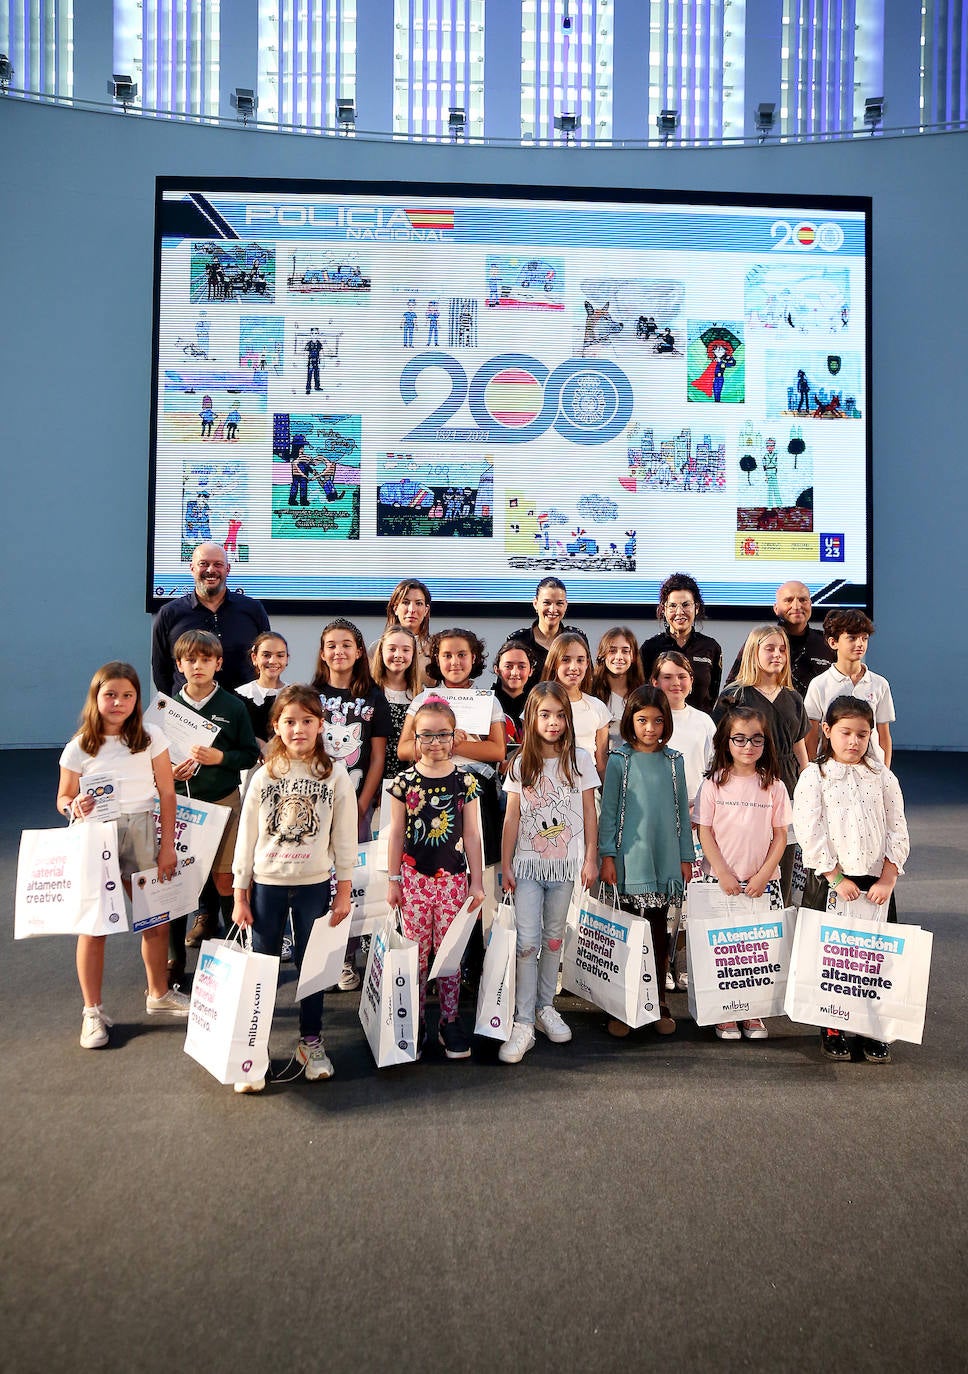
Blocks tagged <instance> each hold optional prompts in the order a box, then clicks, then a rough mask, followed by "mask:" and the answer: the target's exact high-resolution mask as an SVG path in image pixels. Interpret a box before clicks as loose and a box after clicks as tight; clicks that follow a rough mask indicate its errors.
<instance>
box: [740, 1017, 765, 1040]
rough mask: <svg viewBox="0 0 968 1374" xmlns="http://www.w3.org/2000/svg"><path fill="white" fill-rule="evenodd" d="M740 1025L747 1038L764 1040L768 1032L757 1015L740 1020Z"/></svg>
mask: <svg viewBox="0 0 968 1374" xmlns="http://www.w3.org/2000/svg"><path fill="white" fill-rule="evenodd" d="M740 1025H741V1026H742V1029H743V1034H744V1035H745V1036H746V1038H747V1040H766V1039H767V1038H768V1037H769V1034H770V1032H769V1031H768V1030H767V1029H766V1027H765V1026H764V1024H763V1022H762V1021H761V1020H760V1018H759V1017H758V1016H754V1017H752V1018H751V1019H750V1020H749V1021H742V1022H740Z"/></svg>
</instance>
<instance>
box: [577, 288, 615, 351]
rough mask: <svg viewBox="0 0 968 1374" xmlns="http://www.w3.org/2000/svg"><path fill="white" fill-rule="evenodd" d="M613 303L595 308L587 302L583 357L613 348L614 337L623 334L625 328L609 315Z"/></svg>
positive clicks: (608, 302) (606, 303)
mask: <svg viewBox="0 0 968 1374" xmlns="http://www.w3.org/2000/svg"><path fill="white" fill-rule="evenodd" d="M611 304H612V303H611V301H606V302H605V304H604V305H603V306H600V307H599V306H594V305H592V303H591V301H586V302H585V339H584V342H583V343H582V349H581V352H582V357H583V358H584V357H587V356H588V355H589V354H595V353H597V352H598V351H599V350H600V349H602V348H608V347H611V342H612V337H613V336H614V335H615V334H621V332H622V330H623V329H624V328H625V326H624V325H623V324H622V323H621V321H619V320H613V319H612V316H611V314H610V313H609V307H610V306H611Z"/></svg>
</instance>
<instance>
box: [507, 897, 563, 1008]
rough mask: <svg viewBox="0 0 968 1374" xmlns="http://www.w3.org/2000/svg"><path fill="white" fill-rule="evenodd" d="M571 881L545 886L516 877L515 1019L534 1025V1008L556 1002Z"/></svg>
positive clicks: (548, 1005)
mask: <svg viewBox="0 0 968 1374" xmlns="http://www.w3.org/2000/svg"><path fill="white" fill-rule="evenodd" d="M574 888H575V884H574V882H573V880H571V879H568V880H567V881H565V882H557V883H544V882H539V881H538V879H536V878H516V879H515V888H514V920H515V924H516V925H517V928H518V948H517V954H518V963H517V977H516V982H515V994H514V1019H515V1021H521V1022H523V1023H524V1024H525V1025H528V1026H533V1025H534V1013H535V1007H550V1006H551V1005H552V1004H553V1002H554V1000H555V988H556V987H557V984H558V966H559V964H560V963H561V945H562V940H563V939H564V934H565V919H566V917H567V915H568V908H569V906H570V905H571V894H572V892H573V891H574Z"/></svg>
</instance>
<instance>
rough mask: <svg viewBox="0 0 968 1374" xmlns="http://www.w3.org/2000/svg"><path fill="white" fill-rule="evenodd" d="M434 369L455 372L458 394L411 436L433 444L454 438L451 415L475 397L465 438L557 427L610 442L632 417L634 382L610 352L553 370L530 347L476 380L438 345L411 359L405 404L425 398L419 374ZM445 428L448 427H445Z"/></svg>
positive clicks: (517, 435)
mask: <svg viewBox="0 0 968 1374" xmlns="http://www.w3.org/2000/svg"><path fill="white" fill-rule="evenodd" d="M431 369H438V370H440V371H442V372H445V373H446V374H447V376H448V377H449V378H450V394H449V395H448V396H446V397H445V398H444V400H443V401H441V403H440V405H438V406H437V407H436V408H435V409H434V410H432V411H431V412H430V413H429V414H428V415H427V416H426V417H425V418H424V419H423V420H421V421H420V423H419V424H418V425H416V426H415V427H414V428H413V429H412V430H410V432H409V433H408V434H406V435H405V436H404V437H405V438H407V439H424V440H428V441H433V442H441V441H446V440H451V439H454V438H456V437H457V434H455V433H453V432H449V431H446V429H445V427H446V425H447V424H448V421H450V420H452V419H453V417H454V416H455V415H456V414H457V413H458V411H459V410H460V408H461V406H462V405H464V403H465V402H466V403H467V406H468V408H469V410H470V413H471V415H472V416H473V418H474V421H475V424H476V425H477V428H476V430H475V429H473V428H470V429H469V428H467V427H465V426H463V425H462V426H460V428H459V431H457V433H458V434H459V437H460V439H461V440H462V441H463V442H468V441H470V442H475V441H478V440H479V441H480V442H482V443H490V444H494V443H499V444H524V443H529V442H530V441H531V440H532V439H538V438H540V437H541V435H542V434H545V433H547V431H548V430H549V429H552V428H553V429H554V430H555V431H556V433H558V434H560V435H561V437H562V438H563V439H567V440H568V442H569V443H572V444H583V445H592V444H604V443H607V442H608V440H609V439H614V438H615V436H616V435H617V434H620V433H621V432H622V430H623V429H624V428H625V426H626V425H627V424H628V422H629V420H630V419H631V416H632V401H633V395H632V386H631V383H630V382H629V379H628V378H627V377H626V375H625V373H624V372H623V371H622V369H621V368H620V367H617V366H616V365H615V363H613V362H611V361H610V360H609V359H607V358H568V359H567V360H566V361H565V362H563V363H559V365H558V366H557V367H556V368H555V369H554V371H549V369H548V368H547V367H545V365H544V363H542V362H540V361H539V360H538V359H537V358H532V357H530V356H529V355H528V354H527V353H499V354H497V355H496V356H495V357H493V358H489V359H488V360H487V362H485V363H482V365H481V366H480V367H479V368H478V369H477V371H476V372H475V373H474V375H473V377H471V379H470V381H469V382H468V379H467V373H466V372H465V371H464V369H463V367H462V366H461V364H460V363H459V362H458V361H457V359H456V358H455V357H453V356H452V355H451V354H450V353H443V352H438V351H436V350H432V351H430V352H427V353H420V354H418V356H417V357H416V358H411V359H410V361H409V362H408V363H407V365H406V366H405V367H404V369H403V371H402V372H401V373H400V396H401V398H402V400H403V403H404V405H408V406H409V405H412V404H413V403H414V402H415V401H416V400H417V399H418V387H417V379H418V377H419V376H420V375H421V373H423V372H426V371H429V370H431ZM441 431H444V432H441Z"/></svg>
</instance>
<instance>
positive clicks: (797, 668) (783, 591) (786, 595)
mask: <svg viewBox="0 0 968 1374" xmlns="http://www.w3.org/2000/svg"><path fill="white" fill-rule="evenodd" d="M773 610H774V611H775V612H776V618H777V624H778V625H779V626H780V628H781V629H782V630H786V632H787V638H788V639H789V641H790V676H791V677H792V678H793V686H794V688H795V689H796V690H797V691H798V692H799V693H800V695H801V696H802V697H803V696H806V694H807V688H808V686H809V685H810V683H811V682H812V681H813V679H814V678H815V677H819V676H820V674H821V673H824V672H826V671H827V669H828V668H829V667H830V665H831V663H833V661H834V659H835V658H836V654H835V653H834V652H833V650H832V649H831V648H830V646H829V644H828V643H827V641H826V640H825V639H824V637H823V631H822V630H815V629H813V628H812V627H811V625H810V615H811V612H812V610H813V607H812V605H811V602H810V590H809V588H808V587H805V586H804V585H803V583H802V582H784V583H783V585H782V587H777V589H776V600H775V601H774V603H773ZM742 656H743V651H742V649H740V651H739V653H738V654H737V655H736V662H735V663H734V664H733V666H732V668H731V669H730V672H729V677H728V678H727V679H726V681H727V682H728V683H729V682H733V681H734V680H735V678H736V674H737V673H738V672H739V664H740V659H741V658H742Z"/></svg>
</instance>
